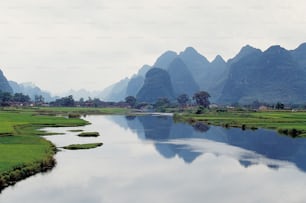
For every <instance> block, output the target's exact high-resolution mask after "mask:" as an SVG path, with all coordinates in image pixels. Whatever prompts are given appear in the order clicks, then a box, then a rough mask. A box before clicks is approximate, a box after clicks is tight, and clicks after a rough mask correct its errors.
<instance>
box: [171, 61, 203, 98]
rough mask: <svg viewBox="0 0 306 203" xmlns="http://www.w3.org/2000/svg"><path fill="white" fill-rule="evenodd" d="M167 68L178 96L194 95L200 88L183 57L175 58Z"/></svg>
mask: <svg viewBox="0 0 306 203" xmlns="http://www.w3.org/2000/svg"><path fill="white" fill-rule="evenodd" d="M167 70H168V73H169V75H170V79H171V83H172V87H173V90H174V93H175V95H176V96H178V95H181V94H188V95H189V96H192V95H193V94H194V93H195V92H198V91H199V90H200V88H199V86H198V84H197V83H196V82H195V81H194V79H193V76H192V75H191V73H190V71H189V69H188V67H187V66H186V65H185V63H184V62H183V61H182V59H180V58H178V57H177V58H175V59H174V60H173V61H172V62H171V63H170V64H169V66H168V69H167Z"/></svg>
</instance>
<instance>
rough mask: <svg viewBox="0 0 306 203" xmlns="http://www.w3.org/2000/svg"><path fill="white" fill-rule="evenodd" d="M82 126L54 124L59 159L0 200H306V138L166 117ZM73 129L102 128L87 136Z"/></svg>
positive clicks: (96, 119)
mask: <svg viewBox="0 0 306 203" xmlns="http://www.w3.org/2000/svg"><path fill="white" fill-rule="evenodd" d="M86 119H87V120H88V121H90V122H91V123H92V125H88V126H85V127H78V128H50V129H48V130H49V131H52V132H64V133H66V135H56V136H49V137H47V138H48V139H49V140H51V141H52V142H53V143H55V144H56V145H57V146H58V147H60V146H65V145H68V144H75V143H89V142H103V143H104V145H103V146H102V147H100V148H96V149H91V150H85V151H82V150H81V151H68V150H63V151H61V152H59V153H57V155H56V160H57V163H58V164H57V166H56V167H55V168H54V169H53V170H52V171H51V172H49V173H47V174H38V175H36V176H34V177H31V178H28V179H26V180H24V181H21V182H19V183H18V184H16V185H15V186H13V187H9V188H7V189H5V190H4V191H3V192H2V194H0V202H1V203H20V202H31V203H42V202H43V203H85V202H86V203H102V202H110V203H116V202H146V203H148V202H149V203H150V202H152V203H156V202H166V203H171V202H175V203H180V202H184V203H185V202H186V203H191V202H192V203H193V202H218V203H219V202H233V203H237V202H298V203H299V202H301V203H302V202H306V192H305V188H306V139H292V138H289V137H286V136H281V135H278V134H276V133H275V132H273V131H269V130H257V131H249V130H246V131H242V130H240V129H224V128H221V127H214V126H205V125H197V126H196V127H192V126H190V125H186V124H182V123H174V122H173V121H172V118H171V117H160V116H142V117H125V116H88V117H87V118H86ZM71 129H82V130H84V131H98V132H100V134H101V136H100V137H98V138H80V137H77V136H76V134H77V133H72V132H68V130H71Z"/></svg>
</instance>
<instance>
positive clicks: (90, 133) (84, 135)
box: [78, 132, 100, 137]
mask: <svg viewBox="0 0 306 203" xmlns="http://www.w3.org/2000/svg"><path fill="white" fill-rule="evenodd" d="M78 136H79V137H98V136H100V134H99V133H98V132H83V133H80V134H78Z"/></svg>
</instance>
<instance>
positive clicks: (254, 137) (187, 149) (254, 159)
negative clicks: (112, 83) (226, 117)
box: [110, 116, 306, 172]
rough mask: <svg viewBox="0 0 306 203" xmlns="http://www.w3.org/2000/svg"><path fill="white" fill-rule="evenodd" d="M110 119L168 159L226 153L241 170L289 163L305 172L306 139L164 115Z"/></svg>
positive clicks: (273, 166)
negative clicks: (176, 120) (182, 120)
mask: <svg viewBox="0 0 306 203" xmlns="http://www.w3.org/2000/svg"><path fill="white" fill-rule="evenodd" d="M110 118H111V119H113V120H114V121H115V122H116V123H117V124H119V125H120V126H121V127H124V128H126V129H127V128H129V129H131V130H133V131H135V132H136V133H137V135H138V137H139V138H140V139H143V140H151V141H154V145H155V148H156V150H157V151H158V152H159V153H160V154H161V155H162V156H163V157H165V158H167V159H170V158H173V157H175V156H178V157H180V158H181V159H183V160H184V162H186V163H192V162H193V161H194V160H196V159H197V157H199V156H200V155H202V154H204V153H213V154H215V155H224V154H226V155H229V156H231V157H234V158H235V159H237V160H238V161H239V163H240V164H241V165H242V166H244V167H250V166H252V165H255V164H265V165H266V166H268V167H269V168H272V169H278V168H280V167H285V166H286V165H287V164H286V163H288V162H290V163H293V164H295V165H296V166H297V167H298V168H299V169H300V170H302V171H304V172H306V161H305V157H306V139H303V138H295V139H293V138H291V137H287V136H282V135H279V134H277V133H276V132H274V131H271V130H263V129H260V130H256V131H253V130H245V131H242V130H241V129H238V128H230V129H225V128H221V127H215V126H210V127H209V126H206V125H203V124H195V125H194V126H191V125H187V124H183V123H174V122H173V121H172V118H171V117H166V116H140V117H125V120H124V119H123V118H124V117H110ZM198 139H201V142H199V141H197V140H198ZM180 140H181V141H180ZM203 141H206V142H203ZM216 143H222V144H223V145H221V146H220V145H217V144H216ZM199 145H201V146H199ZM208 146H209V147H208ZM227 147H238V148H240V149H243V150H239V152H237V153H234V152H233V151H235V150H233V149H232V148H231V149H229V150H226V149H227Z"/></svg>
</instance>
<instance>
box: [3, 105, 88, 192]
mask: <svg viewBox="0 0 306 203" xmlns="http://www.w3.org/2000/svg"><path fill="white" fill-rule="evenodd" d="M38 110H39V109H31V108H28V109H13V108H9V109H2V110H0V123H1V125H0V135H1V136H0V191H1V190H2V189H3V188H4V187H7V186H8V185H12V184H14V183H15V182H17V181H19V180H21V179H24V178H26V177H28V176H30V175H33V174H35V173H38V172H42V171H46V170H49V169H50V168H52V167H53V166H54V165H55V160H54V158H53V155H54V154H55V153H56V148H55V146H54V145H53V144H52V143H51V142H49V141H47V140H45V139H43V138H42V137H40V135H47V134H49V133H46V132H44V131H41V130H38V129H39V128H42V127H73V126H83V125H86V124H88V122H86V121H84V120H81V119H78V118H70V119H68V118H65V117H55V116H50V115H40V114H39V112H38Z"/></svg>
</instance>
